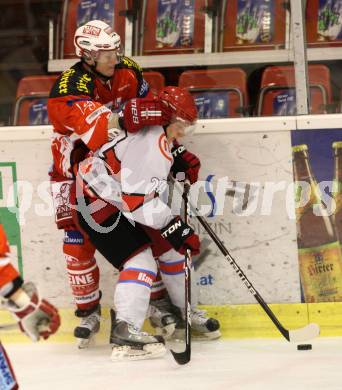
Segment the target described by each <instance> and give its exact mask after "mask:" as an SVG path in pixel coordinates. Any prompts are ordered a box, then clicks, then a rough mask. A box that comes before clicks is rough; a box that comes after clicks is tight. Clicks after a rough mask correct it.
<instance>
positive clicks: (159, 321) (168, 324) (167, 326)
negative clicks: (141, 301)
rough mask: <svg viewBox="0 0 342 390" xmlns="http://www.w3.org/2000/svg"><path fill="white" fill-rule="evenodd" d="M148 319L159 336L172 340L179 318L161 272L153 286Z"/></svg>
mask: <svg viewBox="0 0 342 390" xmlns="http://www.w3.org/2000/svg"><path fill="white" fill-rule="evenodd" d="M148 317H149V320H150V324H151V326H152V327H153V328H155V329H156V333H157V334H160V335H161V336H163V337H164V338H165V339H168V338H170V337H171V336H172V335H173V334H174V332H175V330H176V325H177V323H178V317H177V316H176V315H175V313H174V310H173V305H172V303H171V301H170V297H169V295H168V293H167V290H166V287H165V284H164V282H163V280H162V278H161V275H160V272H159V270H158V273H157V277H156V280H155V281H154V283H153V285H152V290H151V301H150V308H149V315H148Z"/></svg>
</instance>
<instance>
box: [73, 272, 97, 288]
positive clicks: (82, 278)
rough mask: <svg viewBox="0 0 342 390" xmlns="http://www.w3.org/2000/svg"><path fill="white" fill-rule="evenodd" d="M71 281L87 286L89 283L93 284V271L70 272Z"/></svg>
mask: <svg viewBox="0 0 342 390" xmlns="http://www.w3.org/2000/svg"><path fill="white" fill-rule="evenodd" d="M69 281H70V283H71V284H72V285H74V286H85V285H88V284H93V283H94V282H95V281H94V278H93V274H92V272H89V273H87V274H84V275H70V274H69Z"/></svg>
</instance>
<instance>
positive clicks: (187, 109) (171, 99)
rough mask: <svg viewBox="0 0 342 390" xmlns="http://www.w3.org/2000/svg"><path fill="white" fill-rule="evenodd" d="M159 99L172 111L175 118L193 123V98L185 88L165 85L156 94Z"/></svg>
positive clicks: (194, 106) (195, 116)
mask: <svg viewBox="0 0 342 390" xmlns="http://www.w3.org/2000/svg"><path fill="white" fill-rule="evenodd" d="M158 97H159V99H160V100H161V101H162V102H163V103H165V104H167V105H168V106H169V107H170V108H171V109H172V111H173V113H174V116H175V119H177V120H181V121H186V122H189V123H190V124H194V123H195V122H196V120H197V108H196V105H195V100H194V98H193V97H192V95H191V94H190V92H188V91H187V90H186V89H183V88H180V87H165V88H163V89H162V90H161V91H160V92H159V95H158Z"/></svg>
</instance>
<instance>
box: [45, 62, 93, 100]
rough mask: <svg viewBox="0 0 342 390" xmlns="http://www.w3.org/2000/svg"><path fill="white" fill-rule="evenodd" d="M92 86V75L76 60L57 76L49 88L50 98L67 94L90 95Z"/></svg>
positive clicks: (91, 94)
mask: <svg viewBox="0 0 342 390" xmlns="http://www.w3.org/2000/svg"><path fill="white" fill-rule="evenodd" d="M94 87H95V83H94V79H93V76H92V75H91V74H90V73H89V72H87V71H86V70H85V69H84V68H83V66H82V63H81V62H78V63H77V64H75V65H74V66H72V67H71V68H70V69H68V70H66V71H65V72H63V73H62V74H61V75H60V76H59V77H58V79H57V80H56V82H55V84H54V86H53V87H52V89H51V92H50V98H55V97H61V96H68V95H76V96H77V95H88V96H90V97H92V96H93V94H94Z"/></svg>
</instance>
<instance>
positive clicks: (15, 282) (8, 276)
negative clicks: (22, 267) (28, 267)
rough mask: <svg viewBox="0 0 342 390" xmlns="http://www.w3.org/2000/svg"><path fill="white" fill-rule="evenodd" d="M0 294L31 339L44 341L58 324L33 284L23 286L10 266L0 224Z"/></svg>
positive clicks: (46, 302)
mask: <svg viewBox="0 0 342 390" xmlns="http://www.w3.org/2000/svg"><path fill="white" fill-rule="evenodd" d="M0 295H1V297H2V298H3V299H4V305H5V307H6V308H7V309H8V310H9V311H10V312H11V313H12V314H13V315H14V317H15V318H16V320H17V321H18V322H19V327H20V329H21V330H22V331H23V332H24V333H26V334H27V335H28V336H29V337H30V338H31V339H32V340H34V341H37V340H39V338H40V337H41V336H42V337H43V338H44V339H46V338H48V337H49V336H50V335H51V334H52V333H55V332H56V331H57V329H58V327H59V325H60V318H59V315H58V312H57V309H56V308H55V307H54V306H52V305H51V304H50V303H49V302H48V301H46V300H45V299H41V298H40V297H39V294H38V292H37V289H36V288H35V286H34V284H33V283H24V281H23V279H22V278H21V277H20V275H19V273H18V271H17V270H16V269H15V268H14V267H13V265H12V264H11V263H10V258H9V246H8V242H7V238H6V235H5V231H4V229H3V227H2V225H1V224H0Z"/></svg>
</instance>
